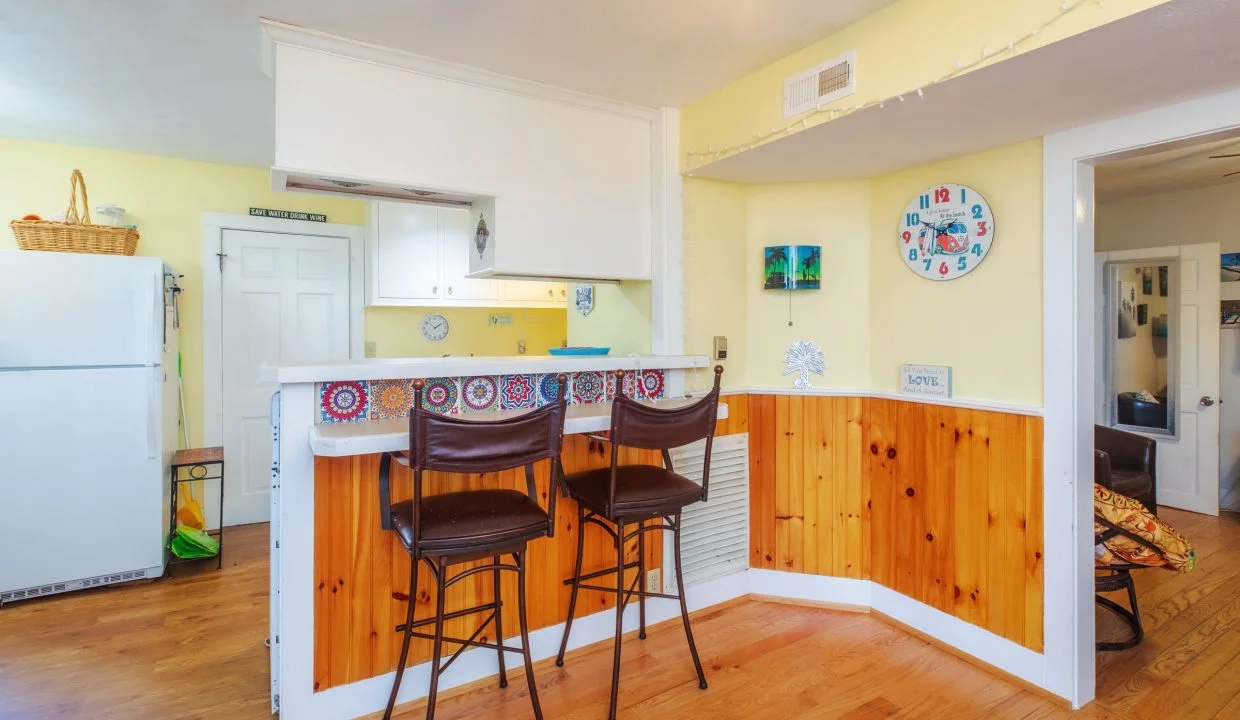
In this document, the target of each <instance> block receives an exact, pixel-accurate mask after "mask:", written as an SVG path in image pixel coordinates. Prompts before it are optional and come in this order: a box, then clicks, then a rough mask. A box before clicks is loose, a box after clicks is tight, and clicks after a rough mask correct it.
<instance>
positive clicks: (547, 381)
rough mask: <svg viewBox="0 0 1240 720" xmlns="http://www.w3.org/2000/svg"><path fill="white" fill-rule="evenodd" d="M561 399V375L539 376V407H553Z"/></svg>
mask: <svg viewBox="0 0 1240 720" xmlns="http://www.w3.org/2000/svg"><path fill="white" fill-rule="evenodd" d="M559 399H560V381H559V374H558V373H555V374H548V375H539V376H538V406H539V407H542V406H543V405H552V404H554V403H555V401H556V400H559Z"/></svg>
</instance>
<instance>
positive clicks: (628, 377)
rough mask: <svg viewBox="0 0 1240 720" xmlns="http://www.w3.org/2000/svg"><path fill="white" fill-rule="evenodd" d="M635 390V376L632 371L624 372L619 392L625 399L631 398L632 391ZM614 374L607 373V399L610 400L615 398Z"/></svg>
mask: <svg viewBox="0 0 1240 720" xmlns="http://www.w3.org/2000/svg"><path fill="white" fill-rule="evenodd" d="M636 389H637V376H636V374H635V373H634V372H633V371H632V370H625V371H624V384H623V385H621V386H620V392H622V393H623V394H624V396H625V397H627V398H631V397H633V393H634V391H635V390H636ZM616 395H617V391H616V374H615V373H614V372H609V373H607V399H608V400H612V399H614V398H615V397H616Z"/></svg>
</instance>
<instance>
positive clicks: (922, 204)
mask: <svg viewBox="0 0 1240 720" xmlns="http://www.w3.org/2000/svg"><path fill="white" fill-rule="evenodd" d="M917 207H918V208H919V209H921V210H925V209H926V208H928V207H930V196H929V195H922V196H921V197H919V198H918V199H917Z"/></svg>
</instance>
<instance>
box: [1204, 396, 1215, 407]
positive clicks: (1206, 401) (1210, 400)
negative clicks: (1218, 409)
mask: <svg viewBox="0 0 1240 720" xmlns="http://www.w3.org/2000/svg"><path fill="white" fill-rule="evenodd" d="M1201 404H1202V405H1203V406H1204V407H1210V406H1211V405H1213V404H1214V398H1212V397H1210V396H1209V395H1202V396H1201Z"/></svg>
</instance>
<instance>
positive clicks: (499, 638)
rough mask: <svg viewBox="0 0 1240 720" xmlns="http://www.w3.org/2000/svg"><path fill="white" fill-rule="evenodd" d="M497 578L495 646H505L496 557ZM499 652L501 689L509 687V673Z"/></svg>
mask: <svg viewBox="0 0 1240 720" xmlns="http://www.w3.org/2000/svg"><path fill="white" fill-rule="evenodd" d="M492 576H493V577H494V578H495V644H496V645H500V646H502V645H503V644H504V618H503V610H502V608H503V605H504V604H503V603H502V602H500V579H499V556H498V555H496V556H495V570H494V572H493V573H492ZM498 652H499V686H500V687H501V688H506V687H508V672H507V670H505V668H504V651H503V650H500V651H498Z"/></svg>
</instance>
